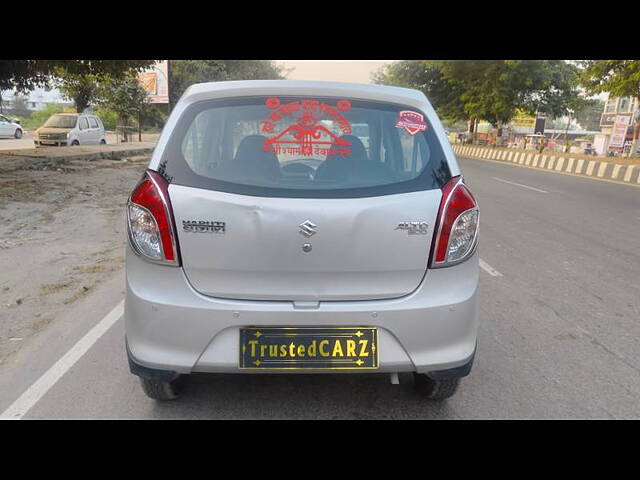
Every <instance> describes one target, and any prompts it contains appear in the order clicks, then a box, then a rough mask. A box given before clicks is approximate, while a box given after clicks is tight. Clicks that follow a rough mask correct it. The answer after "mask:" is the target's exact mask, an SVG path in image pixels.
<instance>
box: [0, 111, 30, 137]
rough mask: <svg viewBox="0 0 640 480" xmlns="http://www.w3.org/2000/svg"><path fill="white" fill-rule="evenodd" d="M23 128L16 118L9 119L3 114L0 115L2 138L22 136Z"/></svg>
mask: <svg viewBox="0 0 640 480" xmlns="http://www.w3.org/2000/svg"><path fill="white" fill-rule="evenodd" d="M23 133H24V130H23V129H22V126H21V125H20V122H19V121H18V120H10V119H8V118H7V117H5V116H4V115H0V137H2V138H22V134H23Z"/></svg>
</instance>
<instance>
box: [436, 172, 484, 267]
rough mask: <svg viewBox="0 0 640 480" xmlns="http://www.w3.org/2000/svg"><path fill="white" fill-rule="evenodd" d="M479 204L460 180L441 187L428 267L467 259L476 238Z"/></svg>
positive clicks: (447, 264) (442, 265)
mask: <svg viewBox="0 0 640 480" xmlns="http://www.w3.org/2000/svg"><path fill="white" fill-rule="evenodd" d="M478 215H479V214H478V204H477V202H476V199H475V198H474V197H473V195H472V194H471V192H470V191H469V189H468V188H467V187H466V186H465V184H464V183H463V182H462V177H454V178H452V179H451V180H449V181H448V182H447V183H446V184H445V185H444V187H442V200H441V201H440V210H439V211H438V225H437V227H436V233H435V238H434V250H433V257H432V260H431V267H432V268H437V267H446V266H449V265H455V264H456V263H460V262H462V261H463V260H466V259H467V258H469V257H470V256H471V255H472V254H473V251H474V249H475V246H476V241H477V236H478Z"/></svg>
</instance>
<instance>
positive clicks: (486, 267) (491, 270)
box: [480, 259, 504, 277]
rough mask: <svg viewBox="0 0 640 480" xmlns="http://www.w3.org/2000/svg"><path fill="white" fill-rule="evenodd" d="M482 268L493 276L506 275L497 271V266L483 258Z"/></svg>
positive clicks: (481, 260) (481, 261)
mask: <svg viewBox="0 0 640 480" xmlns="http://www.w3.org/2000/svg"><path fill="white" fill-rule="evenodd" d="M480 268H481V269H483V270H484V271H485V272H487V273H488V274H489V275H491V276H492V277H503V276H504V275H502V274H501V273H500V272H499V271H497V270H496V269H495V268H493V267H492V266H491V265H489V264H488V263H487V262H485V261H484V260H483V259H480Z"/></svg>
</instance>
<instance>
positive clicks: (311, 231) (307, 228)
mask: <svg viewBox="0 0 640 480" xmlns="http://www.w3.org/2000/svg"><path fill="white" fill-rule="evenodd" d="M298 226H299V227H300V230H299V231H298V233H299V234H300V235H304V236H305V237H307V238H309V237H310V236H311V235H315V234H316V228H318V226H317V225H316V224H315V223H313V222H312V221H311V220H305V221H304V222H302V223H301V224H300V225H298Z"/></svg>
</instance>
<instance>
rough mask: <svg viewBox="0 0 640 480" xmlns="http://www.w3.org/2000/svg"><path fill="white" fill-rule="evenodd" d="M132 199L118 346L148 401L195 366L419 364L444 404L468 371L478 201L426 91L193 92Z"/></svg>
mask: <svg viewBox="0 0 640 480" xmlns="http://www.w3.org/2000/svg"><path fill="white" fill-rule="evenodd" d="M354 125H355V126H357V127H356V128H354ZM126 209H127V221H128V232H129V243H128V246H127V255H126V273H127V293H126V301H125V321H126V349H127V355H128V358H129V365H130V369H131V372H132V373H134V374H135V375H137V376H139V377H140V378H141V382H142V387H143V389H144V391H145V392H146V394H147V395H148V396H150V397H152V398H155V399H158V400H169V399H174V398H177V397H178V396H179V394H180V391H181V389H182V387H183V382H184V380H185V377H187V376H188V374H190V373H195V372H212V373H214V372H215V373H239V374H243V373H244V374H250V373H252V374H260V373H365V372H370V373H376V372H379V373H382V372H384V373H387V374H391V375H392V376H393V378H394V379H396V378H397V374H398V373H399V372H413V375H414V378H415V385H416V387H417V388H418V390H419V391H421V392H422V393H423V394H424V395H425V396H426V397H427V398H429V399H434V400H441V399H444V398H447V397H449V396H451V395H453V393H454V392H455V391H456V389H457V387H458V383H459V379H460V378H461V377H463V376H465V375H467V374H468V373H469V372H470V370H471V365H472V363H473V359H474V356H475V351H476V333H477V307H476V290H477V285H478V254H477V249H476V245H477V236H478V206H477V202H476V200H475V199H474V197H473V195H472V194H471V192H470V191H469V189H468V188H467V187H466V186H465V184H464V182H463V180H462V177H461V176H460V169H459V167H458V163H457V161H456V158H455V156H454V154H453V151H452V149H451V147H450V145H449V142H448V140H447V137H446V136H445V133H444V130H443V128H442V125H441V123H440V121H439V120H438V118H437V116H436V114H435V112H434V110H433V108H432V107H431V105H430V104H429V102H428V100H427V99H426V98H425V96H424V95H423V94H422V93H421V92H418V91H415V90H409V89H404V88H396V87H387V86H379V85H359V84H350V83H332V82H302V81H284V80H265V81H241V82H217V83H205V84H197V85H193V86H191V87H190V88H189V89H188V90H187V91H186V92H185V94H184V95H183V96H182V98H181V99H180V101H179V102H178V104H177V105H176V107H175V109H174V110H173V112H172V113H171V115H170V117H169V119H168V121H167V124H166V126H165V128H164V130H163V132H162V134H161V136H160V139H159V141H158V144H157V146H156V149H155V151H154V153H153V157H152V159H151V162H150V164H149V167H148V170H147V171H146V173H145V175H144V176H143V178H142V179H141V180H140V182H139V183H138V185H137V186H136V187H135V189H134V190H133V192H132V193H131V196H130V198H129V200H128V203H127V207H126Z"/></svg>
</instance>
